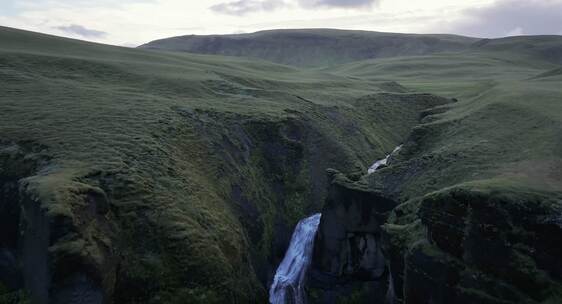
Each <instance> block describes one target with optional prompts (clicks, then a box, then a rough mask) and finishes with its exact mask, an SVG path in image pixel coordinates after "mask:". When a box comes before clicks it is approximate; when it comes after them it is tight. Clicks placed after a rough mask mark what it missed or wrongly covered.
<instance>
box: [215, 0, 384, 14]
mask: <svg viewBox="0 0 562 304" xmlns="http://www.w3.org/2000/svg"><path fill="white" fill-rule="evenodd" d="M378 2H379V0H292V1H291V0H238V1H231V2H223V3H219V4H216V5H213V6H211V7H210V9H211V10H212V11H214V12H217V13H221V14H227V15H234V16H244V15H246V14H249V13H254V12H270V11H274V10H277V9H279V8H284V7H293V8H294V7H301V8H304V9H317V8H365V7H371V6H373V5H374V4H376V3H378Z"/></svg>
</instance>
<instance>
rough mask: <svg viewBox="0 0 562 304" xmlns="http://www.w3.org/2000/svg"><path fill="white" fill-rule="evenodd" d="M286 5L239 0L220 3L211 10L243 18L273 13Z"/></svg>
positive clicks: (276, 0) (277, 1)
mask: <svg viewBox="0 0 562 304" xmlns="http://www.w3.org/2000/svg"><path fill="white" fill-rule="evenodd" d="M285 5H286V3H285V2H284V1H283V0H265V1H259V0H238V1H233V2H224V3H219V4H216V5H213V6H211V7H210V9H211V10H212V11H214V12H217V13H221V14H226V15H234V16H243V15H246V14H248V13H254V12H260V11H273V10H276V9H278V8H281V7H284V6H285Z"/></svg>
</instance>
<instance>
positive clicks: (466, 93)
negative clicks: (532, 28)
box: [324, 36, 562, 303]
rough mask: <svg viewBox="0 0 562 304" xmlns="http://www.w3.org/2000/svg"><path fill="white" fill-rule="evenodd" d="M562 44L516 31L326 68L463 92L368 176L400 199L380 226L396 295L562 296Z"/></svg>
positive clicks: (550, 299)
mask: <svg viewBox="0 0 562 304" xmlns="http://www.w3.org/2000/svg"><path fill="white" fill-rule="evenodd" d="M561 49H562V37H560V36H552V37H514V38H506V39H500V40H497V41H487V42H486V43H483V44H481V45H474V46H473V47H472V48H471V49H469V50H465V51H463V52H458V53H446V54H445V53H443V54H434V55H428V56H416V57H396V58H387V59H379V60H371V61H362V62H355V63H351V64H347V65H343V66H339V67H336V68H327V69H324V71H330V72H332V73H335V74H337V75H340V76H347V77H350V78H353V79H362V80H363V81H365V80H371V81H381V80H383V79H384V80H389V81H395V82H397V83H400V84H401V85H403V86H405V87H407V88H409V89H412V90H415V91H417V92H429V93H433V94H437V95H440V96H447V97H452V98H456V99H458V101H457V102H455V103H451V104H447V105H445V106H443V107H436V108H433V109H431V110H428V111H425V112H424V113H423V114H422V116H423V118H422V120H421V124H420V125H418V126H416V127H415V128H414V129H413V131H412V133H411V135H410V137H409V138H408V140H407V141H406V142H405V144H404V146H403V149H402V150H401V151H400V153H398V154H397V155H396V156H394V157H393V160H392V161H391V164H390V166H388V167H386V168H383V169H380V170H379V171H377V172H376V173H375V174H372V175H370V176H365V177H363V179H362V180H361V182H362V183H364V184H367V185H369V187H370V188H371V189H376V190H380V191H382V192H383V193H386V194H387V195H389V196H391V197H393V198H395V199H397V200H398V202H400V203H402V204H401V205H400V206H399V207H397V208H396V209H395V210H394V212H393V213H392V215H391V217H390V219H389V220H388V223H387V224H386V225H385V226H384V230H385V237H384V240H385V242H386V243H385V245H384V246H385V250H386V254H387V257H388V262H389V265H390V268H391V270H392V272H393V278H394V288H395V289H396V290H399V291H400V292H399V293H398V297H399V299H398V301H399V302H401V303H410V302H414V303H416V302H420V301H421V302H424V301H429V299H440V300H437V301H438V303H558V302H560V299H562V284H561V282H560V269H562V268H560V267H561V264H560V262H558V257H559V256H560V254H561V253H560V249H559V248H560V247H559V246H557V245H556V241H554V240H555V239H560V237H561V236H562V229H561V227H562V226H561V225H560V214H561V213H562V174H561V172H562V82H561V78H560V59H559V58H560V57H559V56H560V54H561V52H560V50H561ZM443 271H445V273H446V275H443ZM402 301H403V302H402ZM439 301H441V302H439Z"/></svg>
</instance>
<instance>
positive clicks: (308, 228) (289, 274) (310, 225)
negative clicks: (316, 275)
mask: <svg viewBox="0 0 562 304" xmlns="http://www.w3.org/2000/svg"><path fill="white" fill-rule="evenodd" d="M321 216H322V215H321V214H320V213H317V214H314V215H313V216H310V217H307V218H305V219H302V220H301V221H300V222H299V223H298V224H297V227H296V228H295V232H293V236H292V237H291V243H290V244H289V249H287V253H285V257H284V258H283V261H282V262H281V264H280V265H279V268H277V272H276V273H275V277H274V279H273V284H271V288H270V289H269V302H270V303H271V304H286V303H295V304H303V303H305V300H304V299H305V294H304V284H305V278H306V272H307V270H308V267H309V266H310V262H311V260H312V249H313V248H314V237H315V236H316V230H317V229H318V224H320V217H321Z"/></svg>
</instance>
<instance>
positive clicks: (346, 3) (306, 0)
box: [299, 0, 378, 8]
mask: <svg viewBox="0 0 562 304" xmlns="http://www.w3.org/2000/svg"><path fill="white" fill-rule="evenodd" d="M299 3H300V5H301V6H303V7H307V8H315V7H341V8H362V7H370V6H372V5H374V4H376V3H378V0H299Z"/></svg>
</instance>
